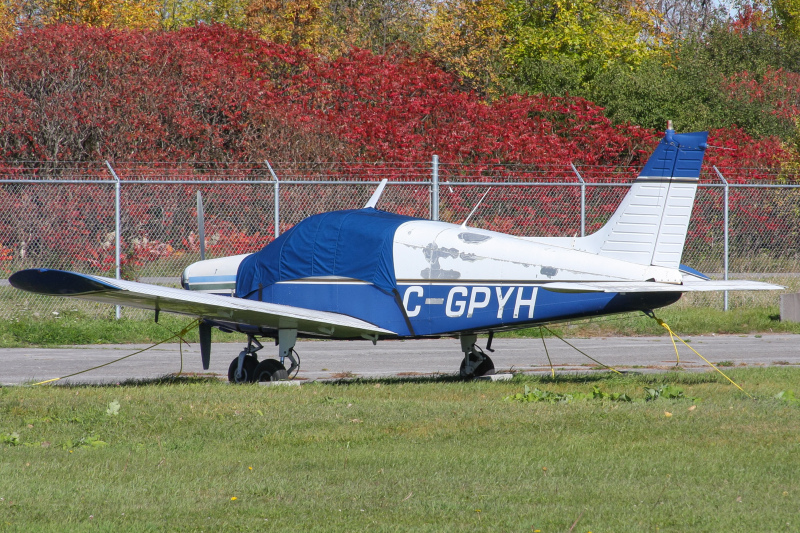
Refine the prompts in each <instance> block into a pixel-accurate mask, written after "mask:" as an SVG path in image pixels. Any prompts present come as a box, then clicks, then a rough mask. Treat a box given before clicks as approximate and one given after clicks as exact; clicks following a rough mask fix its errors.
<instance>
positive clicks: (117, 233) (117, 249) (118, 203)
mask: <svg viewBox="0 0 800 533" xmlns="http://www.w3.org/2000/svg"><path fill="white" fill-rule="evenodd" d="M106 166H107V167H108V170H109V172H111V175H112V176H114V182H115V183H114V192H115V194H114V211H115V221H114V228H115V229H114V240H115V243H116V245H115V255H116V270H117V275H116V278H117V279H121V275H122V272H121V264H120V257H121V256H122V250H121V242H120V241H121V238H120V237H121V229H120V211H121V203H122V202H121V200H120V196H121V195H120V192H121V191H120V182H119V176H117V173H116V172H114V167H112V166H111V163H109V162H108V159H106ZM120 314H121V308H120V306H116V312H115V316H116V318H117V320H119V318H120Z"/></svg>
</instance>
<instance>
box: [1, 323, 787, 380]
mask: <svg viewBox="0 0 800 533" xmlns="http://www.w3.org/2000/svg"><path fill="white" fill-rule="evenodd" d="M570 342H571V343H572V344H573V345H574V346H576V347H577V348H579V349H580V350H582V351H584V352H586V353H587V354H589V355H590V356H592V357H593V358H595V359H597V360H599V361H600V362H602V363H604V364H607V365H609V366H614V367H619V368H625V369H636V370H639V371H648V370H659V369H664V370H666V369H668V368H670V367H671V366H673V365H674V364H675V351H674V349H673V347H672V343H671V342H670V340H669V337H609V338H593V339H570ZM480 344H481V345H484V344H485V339H481V342H480ZM689 344H690V345H691V346H692V347H693V348H694V349H695V350H697V351H699V352H700V353H701V354H702V355H703V356H705V357H706V358H707V359H708V360H709V361H711V362H714V363H717V362H721V361H725V362H726V366H729V364H732V365H735V366H769V365H787V364H788V365H798V366H800V335H761V336H755V335H747V336H736V335H723V336H698V337H692V338H691V341H690V343H689ZM144 347H145V345H103V346H69V347H62V348H4V349H0V361H1V362H2V371H0V384H2V385H12V384H20V383H26V382H27V383H29V382H35V381H42V380H46V379H51V378H56V377H59V376H64V375H67V374H71V373H73V372H78V371H80V370H84V369H86V368H89V367H92V366H96V365H100V364H103V363H107V362H109V361H112V360H114V359H116V358H119V357H122V356H124V355H127V354H130V353H133V352H135V351H137V350H139V349H141V348H144ZM492 347H493V348H494V349H495V350H496V351H495V353H493V354H490V355H491V357H492V360H493V361H494V362H495V366H496V367H497V369H498V371H503V370H514V371H525V372H549V366H548V363H547V358H546V356H545V352H544V349H543V347H542V341H541V339H495V341H494V344H493V346H492ZM547 347H548V350H549V352H550V358H551V359H552V361H553V365H554V366H555V368H556V371H557V372H570V373H575V372H588V371H591V370H592V369H593V368H594V367H595V363H593V362H592V361H591V360H589V359H587V358H586V357H585V356H584V355H582V354H580V353H578V352H576V351H575V350H573V349H572V348H570V347H569V346H567V345H566V344H564V343H562V342H561V341H560V340H558V339H548V340H547ZM241 349H242V344H238V343H236V344H215V345H214V346H213V349H212V355H211V368H210V370H209V371H208V373H210V374H216V375H218V376H220V377H225V376H227V372H228V365H229V364H230V362H231V360H232V359H233V357H234V356H236V355H237V354H238V352H239V351H240V350H241ZM296 349H297V351H298V352H299V353H300V357H301V370H300V373H299V374H298V377H299V378H302V379H306V380H313V379H335V378H340V377H356V376H358V377H382V376H418V375H435V374H452V373H454V372H456V371H457V370H458V366H459V363H460V362H461V358H462V355H461V354H460V353H459V349H460V344H459V341H458V340H457V339H437V340H428V339H426V340H416V341H414V340H410V341H409V340H407V341H382V342H379V343H378V344H377V346H373V345H372V343H370V342H368V341H350V342H348V341H303V340H301V341H299V342H298V344H297V346H296ZM679 351H680V356H681V365H682V366H683V367H684V368H685V369H687V370H703V369H708V366H707V365H706V364H705V363H704V362H703V361H702V360H700V358H699V357H697V356H696V355H695V354H694V353H692V352H691V351H690V350H689V349H688V348H686V347H684V346H681V345H680V344H679ZM276 352H277V347H275V346H272V345H271V344H266V343H265V346H264V348H263V350H262V351H261V352H259V356H260V359H263V358H265V357H267V356H274V354H275V353H276ZM179 368H180V353H179V351H178V345H177V344H176V343H173V344H170V345H160V346H157V347H155V348H153V349H151V350H148V351H146V352H143V353H140V354H138V355H134V356H133V357H130V358H128V359H125V360H123V361H120V362H118V363H115V364H112V365H109V366H106V367H103V368H100V369H97V370H93V371H91V372H88V373H85V374H81V375H78V376H75V377H73V378H70V379H68V380H62V381H61V383H65V382H73V383H74V382H80V383H87V382H91V383H109V382H110V383H115V382H119V381H123V380H126V379H148V378H156V377H160V376H164V375H166V374H170V373H173V372H177V371H178V370H179ZM183 371H184V372H192V373H198V374H203V373H205V372H203V369H202V365H201V363H200V351H199V347H198V345H197V344H192V345H190V346H188V347H187V346H185V345H184V348H183Z"/></svg>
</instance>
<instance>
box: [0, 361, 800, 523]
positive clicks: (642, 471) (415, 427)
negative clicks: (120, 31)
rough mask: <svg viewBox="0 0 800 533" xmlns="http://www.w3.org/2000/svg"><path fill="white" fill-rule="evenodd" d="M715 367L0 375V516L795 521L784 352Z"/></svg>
mask: <svg viewBox="0 0 800 533" xmlns="http://www.w3.org/2000/svg"><path fill="white" fill-rule="evenodd" d="M730 375H731V377H733V379H735V380H736V381H737V382H738V383H739V384H741V385H742V386H743V387H744V388H745V390H747V391H748V392H749V393H750V394H751V395H753V396H754V397H755V398H756V399H755V400H752V399H749V398H747V397H746V396H745V395H744V394H742V393H741V392H739V391H738V390H736V389H735V388H734V387H733V386H731V385H729V384H728V383H727V382H724V381H722V378H721V377H719V376H717V375H714V374H710V373H705V374H688V373H670V374H660V375H644V376H638V375H627V376H623V377H619V376H610V375H591V376H568V377H567V376H565V377H557V378H556V379H555V380H552V379H546V378H541V377H525V376H517V377H515V378H514V380H512V381H509V382H496V383H490V382H489V383H487V382H459V381H454V380H452V379H449V378H440V379H411V380H377V381H355V382H341V383H311V384H306V385H303V386H299V387H298V386H276V387H264V386H259V385H244V386H233V385H228V384H226V383H222V382H218V381H214V380H186V379H178V380H175V381H169V380H166V381H163V382H150V383H130V384H123V385H121V386H46V387H6V388H0V530H3V531H26V532H27V531H115V532H118V531H269V530H287V531H364V530H370V531H456V530H467V531H537V530H539V531H541V532H542V533H545V532H556V531H558V532H566V531H575V532H584V533H585V532H587V531H592V532H595V533H597V532H605V531H615V532H620V531H636V532H639V531H798V530H800V476H798V472H800V429H798V428H800V405H798V403H797V402H795V401H794V400H793V399H792V396H791V395H790V394H788V393H786V394H785V395H784V398H783V399H776V398H774V396H775V394H776V393H778V392H780V391H791V390H792V389H793V388H794V389H796V388H797V383H798V379H799V378H800V369H797V368H789V367H781V368H758V369H736V370H731V372H730ZM664 384H672V385H675V386H678V387H680V388H681V389H682V392H683V398H678V399H668V398H665V397H664V396H665V395H662V397H660V398H659V399H656V400H654V401H649V402H645V401H644V398H645V391H644V389H645V388H646V387H647V388H655V389H657V388H658V387H660V386H661V385H664ZM526 385H527V386H528V387H529V388H530V389H539V390H542V391H547V392H548V393H560V394H572V395H573V396H580V395H582V394H583V395H588V396H591V395H592V392H593V390H594V388H595V387H597V389H598V390H599V391H601V392H606V393H618V394H622V393H625V394H627V395H628V396H630V397H631V398H632V399H633V400H634V401H632V402H621V401H612V400H611V399H609V398H606V399H591V398H589V399H574V400H573V401H570V402H568V403H548V402H521V401H513V400H512V401H505V400H504V398H506V397H508V396H512V395H515V394H517V393H522V392H523V390H524V388H525V386H526ZM798 392H800V391H798ZM551 397H553V395H551ZM787 398H789V399H788V400H787ZM573 525H574V527H573ZM570 528H572V529H570Z"/></svg>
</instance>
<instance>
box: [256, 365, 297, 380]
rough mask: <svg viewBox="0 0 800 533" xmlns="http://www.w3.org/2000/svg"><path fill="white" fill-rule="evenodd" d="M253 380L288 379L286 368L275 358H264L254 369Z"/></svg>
mask: <svg viewBox="0 0 800 533" xmlns="http://www.w3.org/2000/svg"><path fill="white" fill-rule="evenodd" d="M254 376H255V377H254V380H255V381H256V383H258V382H260V381H282V380H284V379H289V373H288V372H287V371H286V368H285V367H284V366H283V365H282V364H281V363H280V361H278V360H277V359H264V360H263V361H261V362H260V363H258V366H257V367H256V369H255V374H254Z"/></svg>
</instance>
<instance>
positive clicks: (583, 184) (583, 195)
mask: <svg viewBox="0 0 800 533" xmlns="http://www.w3.org/2000/svg"><path fill="white" fill-rule="evenodd" d="M569 166H571V167H572V171H573V172H574V173H575V175H576V176H577V177H578V179H579V180H580V182H581V237H585V236H586V182H585V181H583V176H581V173H580V172H578V169H577V168H575V165H574V164H573V163H572V161H570V162H569Z"/></svg>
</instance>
